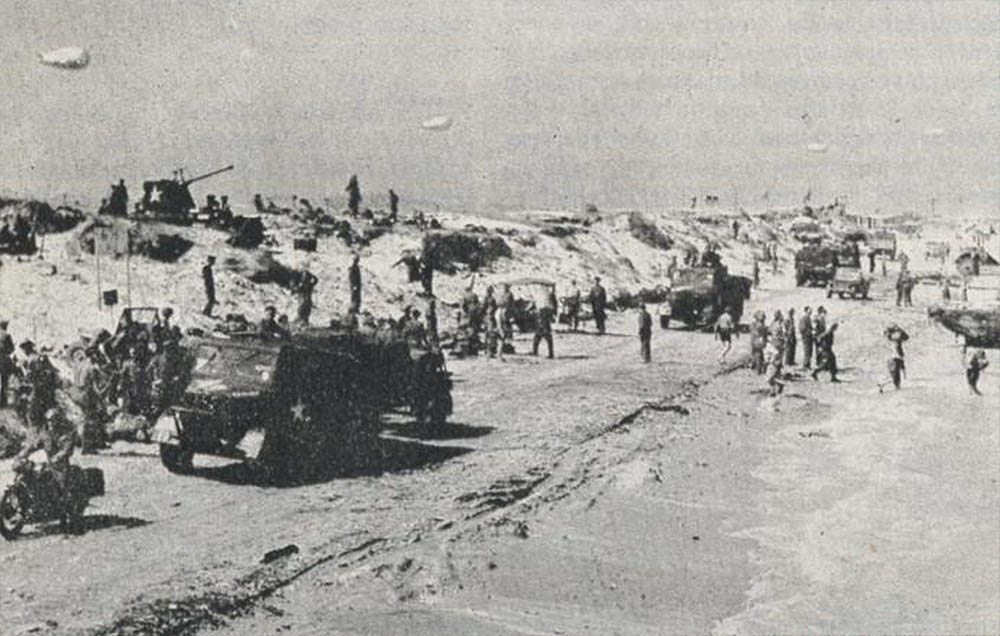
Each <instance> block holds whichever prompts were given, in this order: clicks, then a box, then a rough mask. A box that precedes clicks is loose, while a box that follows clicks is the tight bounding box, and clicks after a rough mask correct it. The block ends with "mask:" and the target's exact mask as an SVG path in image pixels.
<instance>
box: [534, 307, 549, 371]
mask: <svg viewBox="0 0 1000 636" xmlns="http://www.w3.org/2000/svg"><path fill="white" fill-rule="evenodd" d="M554 320H555V311H554V310H553V309H552V306H551V305H549V304H548V303H546V304H544V305H542V306H541V307H540V308H539V309H538V311H537V321H536V322H537V324H536V325H535V337H534V339H533V340H532V344H531V355H533V356H537V355H538V345H539V343H541V341H542V340H544V341H545V344H546V345H547V346H548V348H549V359H550V360H551V359H552V358H553V357H555V356H554V355H553V353H552V322H553V321H554Z"/></svg>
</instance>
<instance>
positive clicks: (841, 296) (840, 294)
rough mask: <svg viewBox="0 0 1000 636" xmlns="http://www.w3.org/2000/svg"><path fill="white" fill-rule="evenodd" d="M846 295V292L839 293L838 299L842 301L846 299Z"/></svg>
mask: <svg viewBox="0 0 1000 636" xmlns="http://www.w3.org/2000/svg"><path fill="white" fill-rule="evenodd" d="M844 295H845V294H844V292H837V297H838V298H840V299H841V300H843V299H844Z"/></svg>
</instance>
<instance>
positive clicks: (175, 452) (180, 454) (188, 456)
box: [160, 444, 194, 475]
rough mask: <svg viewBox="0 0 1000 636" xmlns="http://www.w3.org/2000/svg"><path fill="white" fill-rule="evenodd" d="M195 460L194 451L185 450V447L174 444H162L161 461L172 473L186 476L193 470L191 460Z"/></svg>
mask: <svg viewBox="0 0 1000 636" xmlns="http://www.w3.org/2000/svg"><path fill="white" fill-rule="evenodd" d="M193 458H194V451H190V450H187V449H185V448H184V447H183V446H174V445H173V444H160V461H161V462H162V463H163V466H164V468H166V469H167V470H169V471H170V472H172V473H175V474H178V475H184V474H187V473H190V472H191V470H192V469H193V466H192V464H191V460H192V459H193Z"/></svg>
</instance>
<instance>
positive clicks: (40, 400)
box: [14, 340, 80, 533]
mask: <svg viewBox="0 0 1000 636" xmlns="http://www.w3.org/2000/svg"><path fill="white" fill-rule="evenodd" d="M21 351H23V352H24V354H25V358H26V359H25V363H24V377H25V382H26V388H27V389H28V391H29V394H28V397H27V417H26V418H25V419H26V421H27V425H28V438H27V439H26V440H25V443H24V445H23V446H22V448H21V450H20V451H19V452H18V453H17V455H15V457H14V465H15V467H16V466H20V465H22V464H23V463H24V462H26V461H27V459H28V457H29V456H31V454H32V453H34V452H35V451H36V450H39V449H44V450H45V455H46V459H47V461H48V465H49V469H50V470H51V471H52V475H53V476H54V477H55V480H56V483H57V484H58V485H59V489H60V491H61V492H60V495H61V497H60V498H61V502H60V503H61V504H62V507H63V510H62V522H63V529H64V531H68V532H72V533H76V532H79V530H80V519H79V515H78V513H77V510H76V506H74V505H73V500H72V493H71V492H70V489H69V487H68V486H69V484H68V479H69V460H70V457H72V456H73V450H74V447H75V446H76V430H75V429H74V428H73V425H72V424H71V423H70V422H69V421H68V420H67V419H66V418H65V417H64V416H63V413H62V412H61V411H60V409H59V407H58V405H57V403H56V385H57V384H58V382H59V377H58V373H57V372H56V370H55V367H53V366H52V363H51V362H50V361H49V359H48V358H47V357H46V356H45V355H38V354H37V353H36V352H35V345H34V343H33V342H32V341H30V340H26V341H25V342H22V343H21Z"/></svg>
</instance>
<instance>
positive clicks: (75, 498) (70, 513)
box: [0, 460, 104, 541]
mask: <svg viewBox="0 0 1000 636" xmlns="http://www.w3.org/2000/svg"><path fill="white" fill-rule="evenodd" d="M14 472H15V474H16V477H15V478H14V483H12V484H11V485H10V486H8V487H7V489H6V490H5V491H4V493H3V496H0V535H2V536H3V538H4V539H7V540H8V541H13V540H14V539H16V538H17V537H18V535H19V534H20V533H21V530H22V529H23V528H24V526H25V524H29V523H36V524H40V523H46V522H51V521H57V520H58V521H59V522H60V523H61V525H62V528H63V531H66V532H77V531H79V530H80V523H81V517H82V515H83V511H84V509H85V508H86V507H87V504H88V503H89V502H90V499H91V498H92V497H100V496H102V495H103V494H104V473H103V472H101V469H100V468H81V467H79V466H70V467H69V473H68V475H67V480H66V482H67V486H66V487H67V488H68V489H69V490H70V492H69V493H68V496H64V495H63V488H62V486H61V485H60V484H59V482H58V480H57V479H56V476H55V473H54V472H53V471H52V469H51V468H50V467H49V465H48V464H42V465H41V466H37V465H36V464H35V463H34V462H32V461H30V460H24V461H21V462H18V463H17V464H16V465H15V466H14ZM67 502H68V505H67Z"/></svg>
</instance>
